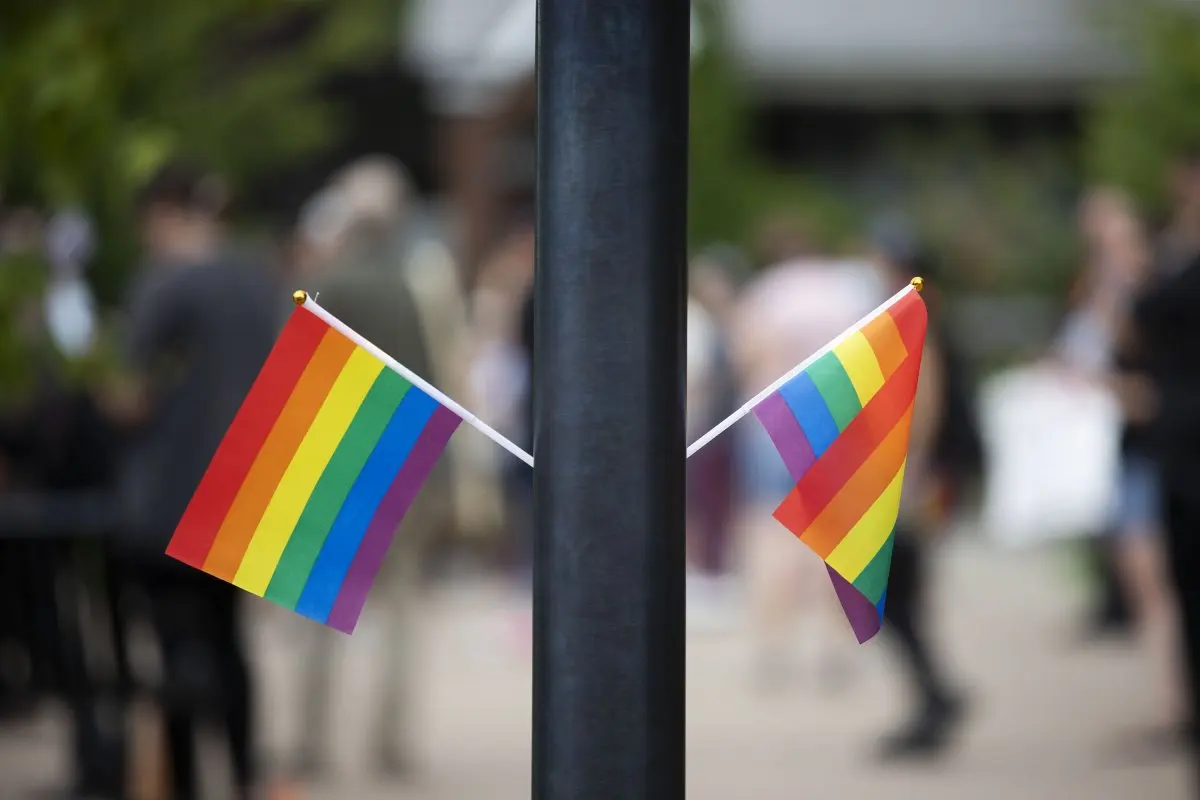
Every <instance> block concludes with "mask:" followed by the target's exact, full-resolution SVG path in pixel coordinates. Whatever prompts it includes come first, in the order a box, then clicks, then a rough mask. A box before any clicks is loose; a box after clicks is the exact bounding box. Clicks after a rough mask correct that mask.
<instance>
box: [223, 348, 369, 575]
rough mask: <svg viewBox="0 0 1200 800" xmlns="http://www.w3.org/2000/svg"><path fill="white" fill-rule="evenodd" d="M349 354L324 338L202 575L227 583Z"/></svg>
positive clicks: (349, 350)
mask: <svg viewBox="0 0 1200 800" xmlns="http://www.w3.org/2000/svg"><path fill="white" fill-rule="evenodd" d="M353 351H354V343H353V342H351V341H350V340H349V339H347V338H346V337H345V336H343V335H342V334H340V333H338V332H337V331H335V330H330V331H328V332H327V333H326V334H325V336H324V338H323V339H322V340H321V344H320V345H319V346H318V347H317V352H316V353H314V354H313V357H312V361H310V362H309V364H308V367H307V368H306V369H305V370H304V374H303V375H302V376H301V377H300V380H299V381H297V383H296V389H295V390H294V391H293V392H292V396H291V397H290V398H289V399H288V402H287V405H286V406H284V409H283V413H281V414H280V415H279V419H278V420H276V422H275V426H274V427H273V428H272V429H271V433H270V435H268V436H267V440H266V442H264V443H263V447H262V450H261V451H259V454H258V457H257V458H255V459H254V466H253V467H251V468H250V473H249V474H248V475H247V476H246V481H245V482H244V483H243V484H242V488H241V489H239V490H238V495H237V499H235V500H234V501H233V505H232V506H231V507H230V509H229V514H228V515H227V516H226V517H225V521H224V522H223V523H222V524H221V530H220V532H219V533H218V534H217V538H216V541H214V542H213V546H212V550H211V551H209V554H208V558H207V559H205V561H204V571H205V572H207V573H209V574H210V575H215V576H216V577H218V578H220V579H222V580H224V581H229V582H231V583H232V582H233V578H234V576H235V575H236V574H237V570H238V567H239V566H241V563H242V557H243V556H244V555H245V553H246V547H247V546H248V545H249V543H250V539H251V537H252V536H253V535H254V530H255V528H257V527H258V523H259V520H261V519H262V516H263V512H265V511H266V508H267V503H268V502H269V501H270V499H271V495H272V494H274V492H275V487H276V486H277V485H278V484H279V481H280V479H281V478H282V477H283V473H284V471H285V470H286V469H287V467H288V464H290V463H291V461H292V456H293V455H295V454H296V449H297V448H298V447H299V446H300V442H301V441H302V440H303V439H304V435H305V434H306V433H308V429H309V428H310V427H311V426H312V422H313V419H314V418H315V417H316V416H317V411H319V410H320V408H321V404H322V403H323V402H325V398H326V396H327V395H328V394H329V390H330V389H331V388H332V387H333V383H334V381H336V380H337V377H338V375H340V374H341V372H342V367H344V366H345V364H346V361H347V359H349V358H350V354H351V353H352V352H353Z"/></svg>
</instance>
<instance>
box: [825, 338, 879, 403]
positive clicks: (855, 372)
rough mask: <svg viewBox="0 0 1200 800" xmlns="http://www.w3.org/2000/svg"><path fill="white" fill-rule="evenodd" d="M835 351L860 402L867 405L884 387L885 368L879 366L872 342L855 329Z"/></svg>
mask: <svg viewBox="0 0 1200 800" xmlns="http://www.w3.org/2000/svg"><path fill="white" fill-rule="evenodd" d="M833 352H834V354H835V355H836V356H837V359H838V361H840V362H842V367H843V368H844V369H845V370H846V374H847V375H849V376H850V382H851V383H852V384H854V391H855V392H856V393H857V394H858V402H859V404H860V405H863V406H865V405H866V404H867V402H868V401H870V399H871V398H872V397H874V396H875V393H876V392H878V391H879V390H880V388H882V387H883V370H881V369H880V368H879V359H878V358H876V357H875V350H874V349H873V348H872V347H871V343H870V342H869V341H868V340H867V337H866V336H865V335H863V332H862V331H855V332H854V333H853V334H851V335H850V336H848V337H847V338H846V340H845V341H844V342H842V343H841V344H839V345H838V346H837V347H835V348H834V349H833Z"/></svg>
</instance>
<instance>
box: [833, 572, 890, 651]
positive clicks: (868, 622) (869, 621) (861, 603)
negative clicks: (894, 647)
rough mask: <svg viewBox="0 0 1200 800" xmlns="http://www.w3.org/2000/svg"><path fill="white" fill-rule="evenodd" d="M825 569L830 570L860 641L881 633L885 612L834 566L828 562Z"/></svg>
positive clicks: (848, 617)
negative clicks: (837, 571)
mask: <svg viewBox="0 0 1200 800" xmlns="http://www.w3.org/2000/svg"><path fill="white" fill-rule="evenodd" d="M825 569H827V570H829V579H830V580H831V581H833V589H834V591H836V592H837V598H838V602H840V603H841V604H842V610H843V611H845V612H846V619H848V620H850V627H851V628H852V629H853V630H854V636H855V637H856V638H857V639H858V643H859V644H862V643H863V642H865V641H867V640H868V639H870V638H871V637H872V636H874V635H875V634H877V633H879V629H880V628H881V627H883V614H882V613H881V612H880V611H879V609H878V608H876V607H875V604H874V603H872V602H871V601H870V600H869V599H867V597H866V595H864V594H863V593H862V592H860V591H859V590H858V589H855V588H854V586H853V585H852V584H851V583H850V582H849V581H848V580H846V579H845V578H843V577H842V576H841V575H839V574H837V573H836V572H835V571H834V569H833V567H831V566H829V565H828V564H826V565H825Z"/></svg>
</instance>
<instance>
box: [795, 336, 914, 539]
mask: <svg viewBox="0 0 1200 800" xmlns="http://www.w3.org/2000/svg"><path fill="white" fill-rule="evenodd" d="M920 369H921V358H920V350H918V351H917V354H916V355H915V356H909V357H908V358H906V359H904V363H902V364H901V365H900V368H899V369H898V370H897V371H896V372H895V373H894V374H893V375H892V377H891V378H889V379H888V381H887V383H885V384H884V385H883V388H882V389H880V390H879V393H878V394H876V395H875V396H874V397H873V398H871V402H869V403H867V406H866V408H864V409H863V410H862V411H861V412H859V414H858V416H856V417H855V418H854V419H853V420H851V422H850V424H849V425H847V426H846V430H844V431H842V434H841V436H839V437H837V438H836V439H834V440H833V444H831V445H829V449H828V450H826V451H825V452H824V453H823V454H821V457H820V458H818V459H817V463H815V464H813V465H812V467H810V468H809V470H808V472H806V473H805V474H804V477H803V478H801V479H800V483H799V484H797V486H796V488H795V489H793V490H792V491H791V492H790V493H789V494H788V496H787V497H786V498H785V499H784V501H783V502H782V503H781V504H780V505H779V508H777V509H776V510H775V519H777V520H779V522H780V523H782V524H783V525H784V526H785V527H787V529H788V530H790V531H791V532H792V533H793V534H795V535H797V536H799V535H801V534H802V533H803V532H804V531H805V530H806V529H807V528H808V526H809V525H811V524H812V523H813V520H815V519H816V518H817V516H818V515H819V514H820V513H821V512H822V511H824V510H825V507H826V506H827V505H829V503H830V502H832V501H833V498H834V497H836V496H837V494H838V492H840V491H841V489H842V486H844V485H845V484H846V481H848V480H850V478H851V477H852V476H853V475H854V473H856V472H858V470H859V469H860V468H861V467H862V465H863V463H864V462H865V461H866V460H867V458H869V457H870V455H871V453H873V452H875V448H877V447H878V446H879V444H880V443H881V442H882V441H883V440H884V439H885V438H886V437H887V435H888V434H889V433H891V432H892V429H893V428H895V427H896V423H898V422H899V421H900V419H901V418H902V417H903V416H904V415H905V413H906V412H907V411H908V409H909V408H910V407H911V406H912V402H913V398H914V397H916V393H917V376H918V373H919V372H920ZM893 474H894V473H893Z"/></svg>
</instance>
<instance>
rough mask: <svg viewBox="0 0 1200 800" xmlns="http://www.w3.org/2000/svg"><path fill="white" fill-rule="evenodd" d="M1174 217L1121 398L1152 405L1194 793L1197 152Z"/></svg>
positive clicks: (1199, 735)
mask: <svg viewBox="0 0 1200 800" xmlns="http://www.w3.org/2000/svg"><path fill="white" fill-rule="evenodd" d="M1173 178H1174V181H1173V182H1174V188H1175V191H1176V208H1175V218H1174V221H1173V224H1172V226H1171V229H1170V231H1169V232H1168V234H1167V237H1166V240H1165V246H1164V248H1163V250H1162V253H1161V256H1160V261H1159V268H1158V270H1157V274H1156V276H1155V277H1154V279H1153V280H1152V281H1151V282H1150V284H1149V286H1148V287H1147V288H1146V289H1145V290H1144V291H1143V293H1142V294H1141V296H1140V297H1139V299H1138V300H1137V302H1136V305H1135V307H1134V320H1135V324H1136V327H1137V331H1138V333H1139V334H1140V335H1141V339H1142V342H1143V343H1144V344H1145V346H1146V354H1147V357H1146V366H1147V375H1148V381H1147V382H1144V383H1133V382H1127V383H1126V385H1125V386H1124V387H1123V392H1124V393H1125V394H1126V395H1128V397H1127V398H1126V399H1127V402H1133V401H1136V402H1138V403H1141V404H1144V405H1148V406H1150V407H1152V408H1153V411H1154V413H1153V415H1152V419H1153V422H1152V425H1151V429H1150V435H1151V436H1152V438H1153V444H1152V447H1153V452H1154V453H1155V455H1156V456H1157V464H1158V475H1159V481H1160V484H1161V492H1162V500H1163V506H1162V508H1163V527H1164V532H1165V544H1166V555H1167V561H1168V565H1169V566H1168V569H1169V573H1170V576H1171V579H1172V581H1173V584H1174V591H1175V601H1176V604H1177V610H1178V614H1179V624H1180V634H1181V636H1182V640H1183V648H1182V649H1183V668H1184V674H1185V681H1184V683H1185V686H1184V691H1185V704H1186V711H1187V714H1188V722H1189V725H1188V728H1189V738H1190V747H1191V754H1192V756H1193V759H1194V760H1196V762H1197V763H1196V767H1197V768H1198V769H1197V771H1196V779H1195V783H1194V786H1195V790H1194V791H1195V795H1194V796H1197V797H1200V727H1198V725H1197V723H1198V722H1200V151H1194V152H1191V153H1188V154H1186V155H1185V156H1184V157H1182V158H1180V159H1179V160H1178V162H1177V164H1176V166H1175V174H1174V175H1173Z"/></svg>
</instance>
